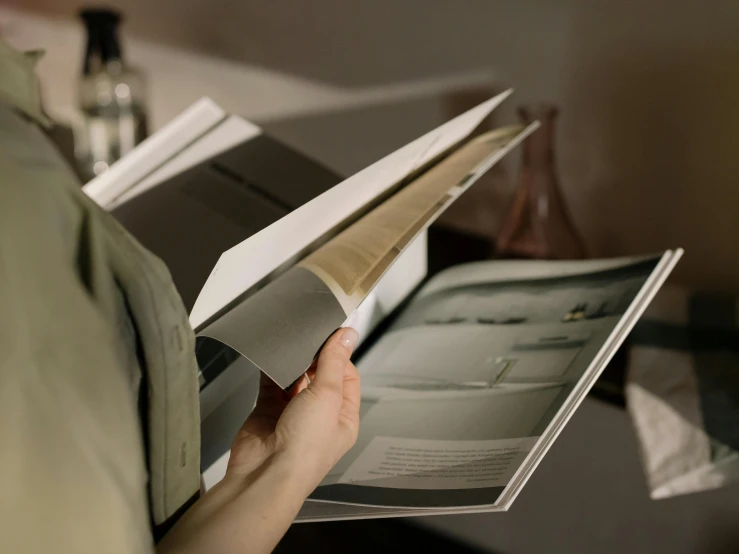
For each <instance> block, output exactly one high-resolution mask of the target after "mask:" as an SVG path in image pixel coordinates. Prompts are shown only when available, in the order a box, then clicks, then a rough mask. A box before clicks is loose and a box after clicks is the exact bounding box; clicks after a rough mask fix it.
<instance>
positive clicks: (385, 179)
mask: <svg viewBox="0 0 739 554" xmlns="http://www.w3.org/2000/svg"><path fill="white" fill-rule="evenodd" d="M510 93H511V91H506V92H504V93H502V94H499V95H497V96H496V97H494V98H491V99H490V100H488V101H486V102H484V103H482V104H480V105H479V106H477V107H475V108H473V109H471V110H469V111H468V112H466V113H464V114H462V115H460V116H458V117H457V118H455V119H453V120H451V121H449V122H447V123H445V124H444V125H442V126H440V127H438V128H436V129H434V130H433V131H431V132H429V133H427V134H426V135H424V136H422V137H420V138H418V139H416V140H415V141H413V142H411V143H410V144H407V145H406V146H404V147H402V148H401V149H399V150H396V151H395V152H393V153H392V154H390V155H388V156H386V157H385V158H383V159H382V160H380V161H378V162H376V163H374V164H373V165H371V166H369V167H367V168H365V169H364V170H362V171H360V172H359V173H357V174H355V175H353V176H352V177H350V178H349V179H347V180H345V181H343V182H342V183H340V184H339V185H337V186H335V187H333V188H332V189H331V190H328V191H326V192H325V193H323V194H322V195H321V196H319V197H318V198H315V199H313V200H312V201H310V202H308V203H307V204H305V205H303V206H301V207H300V208H298V209H297V210H295V211H294V212H292V213H291V214H289V215H288V216H286V217H284V218H282V219H281V220H279V221H277V222H275V223H273V224H272V225H270V226H269V227H267V228H266V229H264V230H262V231H261V232H259V233H257V234H256V235H254V236H252V237H250V238H249V239H247V240H245V241H244V242H242V243H241V244H239V245H237V246H235V247H233V248H231V249H230V250H228V251H227V252H225V253H224V254H223V255H222V256H221V258H220V259H219V260H218V263H217V264H216V266H215V268H214V269H213V272H212V273H211V275H210V277H209V278H208V281H207V282H206V284H205V286H204V287H203V290H202V291H201V293H200V296H199V297H198V299H197V301H196V303H195V306H194V308H193V310H192V313H191V314H190V323H191V324H192V326H193V328H195V329H197V328H198V327H200V326H201V325H202V324H203V323H205V322H206V321H207V320H208V319H209V318H210V317H212V316H213V315H215V314H216V313H217V312H218V311H220V310H221V309H223V308H224V307H226V306H227V305H228V304H229V303H230V302H232V301H233V300H235V299H236V298H237V297H239V296H240V295H241V294H243V293H244V292H246V291H248V290H249V289H250V288H251V287H253V286H254V285H256V284H257V283H259V282H260V281H261V280H262V279H263V278H264V277H266V276H267V275H269V274H270V273H271V272H272V271H274V270H275V269H276V268H278V267H280V266H281V265H282V264H284V263H285V262H287V261H288V260H290V259H291V258H293V257H294V256H296V255H298V254H299V253H300V252H302V251H303V250H304V249H305V248H307V247H309V246H310V245H311V244H312V243H314V242H315V241H316V240H317V239H319V238H320V237H321V236H324V235H325V234H326V233H328V232H330V231H331V230H332V229H334V228H336V226H338V225H339V224H341V222H342V221H344V219H346V218H347V217H348V216H350V215H351V214H353V213H356V212H357V211H359V210H361V209H362V208H363V207H364V206H366V205H367V204H368V203H370V202H371V201H372V200H374V199H375V198H377V197H378V196H379V195H381V194H382V193H384V192H386V191H387V190H389V189H390V188H391V187H392V186H394V185H396V184H397V183H398V182H400V181H401V180H402V179H403V178H404V177H406V176H407V175H409V174H410V173H412V172H413V171H414V170H416V169H418V168H420V167H422V166H423V165H425V164H426V163H428V162H429V161H431V160H433V159H434V158H436V157H437V156H438V155H440V154H442V153H444V152H446V151H447V150H448V149H449V148H451V147H452V146H454V145H455V144H457V143H459V141H461V140H463V139H464V138H465V137H467V136H468V135H469V134H470V133H471V132H472V131H473V130H474V129H475V127H477V126H478V125H479V124H480V123H481V122H482V120H483V119H485V118H486V117H487V116H488V115H489V114H490V112H491V111H492V110H493V109H495V107H496V106H498V105H499V104H500V103H501V102H502V101H503V100H505V98H507V97H508V95H509V94H510Z"/></svg>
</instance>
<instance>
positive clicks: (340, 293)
mask: <svg viewBox="0 0 739 554" xmlns="http://www.w3.org/2000/svg"><path fill="white" fill-rule="evenodd" d="M535 128H536V125H531V126H529V127H526V128H524V127H522V126H511V127H506V128H503V129H499V130H497V131H492V132H490V133H486V134H484V135H481V136H479V137H477V138H476V139H475V140H473V141H470V142H469V143H468V144H465V145H464V146H462V147H460V148H459V150H457V151H456V152H454V153H453V154H451V155H450V156H449V157H447V158H446V159H444V160H442V161H441V162H439V163H438V164H436V165H434V166H433V167H432V168H430V169H429V170H428V171H426V172H425V173H423V174H422V175H420V176H419V177H418V178H416V179H415V180H414V181H412V182H411V183H409V184H408V185H406V186H405V187H404V188H402V189H401V190H400V191H399V192H397V193H396V194H394V195H393V196H391V197H390V198H388V199H387V200H385V202H383V203H382V204H380V205H379V206H378V207H376V208H374V209H373V210H371V211H370V212H369V213H368V214H366V215H364V216H363V217H361V218H360V219H359V220H358V221H357V222H355V223H354V224H352V225H351V226H349V227H348V228H347V229H345V230H344V231H342V232H340V233H339V234H338V235H336V236H335V237H334V238H332V239H331V240H329V241H328V242H327V243H326V244H324V245H323V246H321V247H319V248H318V249H317V250H315V251H314V252H312V253H310V254H309V255H308V256H307V257H305V258H304V259H303V260H301V261H300V262H299V263H298V264H297V265H295V266H293V267H291V268H290V269H288V270H287V271H285V272H284V273H283V274H282V275H280V276H279V277H277V278H276V279H275V280H273V281H272V282H270V283H268V284H267V285H266V286H265V287H263V288H262V289H261V290H259V291H257V292H256V293H254V294H253V295H251V296H249V297H248V298H246V299H245V300H244V301H243V302H241V303H240V304H238V305H237V306H235V307H234V308H233V309H231V310H230V311H228V312H227V313H226V314H224V315H223V316H222V317H220V318H218V319H217V320H216V321H215V322H214V323H212V324H211V325H209V326H208V327H206V328H205V329H204V330H202V331H201V332H200V333H199V335H200V342H201V343H202V342H204V341H206V342H207V341H208V340H215V341H218V342H220V343H222V344H224V345H225V346H224V348H230V349H234V350H236V351H238V352H239V353H240V354H242V355H243V356H245V357H246V358H248V359H249V360H250V361H251V362H252V363H254V364H255V365H256V366H257V367H258V368H259V369H260V370H261V371H263V372H264V373H266V374H267V375H268V376H269V377H270V378H271V379H272V380H273V381H275V382H276V383H277V384H278V385H280V386H281V387H283V388H287V387H289V386H290V385H292V384H293V383H294V382H295V381H296V380H297V379H298V378H299V377H300V376H301V375H302V374H303V373H304V372H305V370H306V369H307V368H308V367H309V366H310V364H311V362H312V361H313V359H314V357H315V355H316V354H317V352H318V351H319V349H320V347H321V346H322V344H323V342H324V341H325V340H326V339H327V338H328V337H329V336H330V334H331V333H332V332H333V331H335V330H336V329H337V328H338V327H341V326H342V325H344V324H345V323H347V321H349V323H350V324H353V323H354V322H353V321H352V320H350V319H349V318H351V317H352V316H353V314H355V313H356V310H357V308H358V307H359V305H360V304H361V303H362V302H363V301H364V300H365V299H366V298H367V297H368V295H369V293H370V291H372V290H373V289H374V287H375V286H376V285H377V284H378V282H379V281H380V279H381V278H382V276H383V275H384V274H385V273H386V271H387V270H388V269H389V268H390V267H391V266H392V265H393V264H394V263H395V261H396V260H397V259H398V258H399V257H400V255H401V253H402V252H404V251H405V250H406V248H407V246H408V245H409V244H410V243H411V242H412V241H413V240H414V239H415V238H416V237H417V236H418V235H419V234H420V233H422V232H423V230H424V229H426V228H427V227H428V225H429V224H430V223H431V222H432V221H433V220H434V219H435V218H436V217H438V216H439V215H440V214H441V213H442V211H443V210H444V209H445V208H446V207H448V206H449V205H450V204H451V203H452V202H453V201H454V199H455V198H457V197H458V196H459V194H461V193H462V192H464V190H466V188H467V187H469V186H471V185H472V184H473V183H474V182H475V181H476V180H477V179H478V178H479V177H480V176H481V175H482V174H483V173H484V172H485V171H487V170H488V169H489V168H490V167H491V166H492V164H494V163H495V162H496V161H497V160H499V159H500V158H501V157H502V156H504V155H505V154H506V153H507V152H508V151H510V149H511V148H513V147H514V146H515V145H517V144H518V143H519V142H520V141H521V140H522V139H523V138H524V137H525V136H527V135H528V133H530V132H532V131H533V130H534V129H535ZM201 363H205V364H207V363H208V362H207V360H201ZM201 367H202V365H201Z"/></svg>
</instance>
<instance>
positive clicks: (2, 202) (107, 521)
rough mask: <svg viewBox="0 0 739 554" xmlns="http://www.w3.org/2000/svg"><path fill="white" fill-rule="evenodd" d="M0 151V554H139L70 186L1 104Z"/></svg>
mask: <svg viewBox="0 0 739 554" xmlns="http://www.w3.org/2000/svg"><path fill="white" fill-rule="evenodd" d="M0 145H1V146H0V468H1V469H2V472H0V491H1V494H0V521H2V522H3V532H2V534H0V551H2V552H55V553H70V554H71V553H75V554H85V553H88V552H89V553H93V552H94V553H98V552H110V553H114V554H117V553H120V554H129V553H134V552H135V553H142V552H143V553H146V552H151V551H152V550H153V545H152V539H151V533H150V528H149V516H148V504H147V496H146V470H145V461H144V453H143V447H142V440H141V436H140V433H141V431H140V428H139V427H140V425H139V422H138V410H137V398H136V393H135V392H134V390H132V387H131V381H130V375H129V374H128V372H127V371H126V368H125V367H124V365H125V364H123V363H121V360H120V348H119V345H118V344H117V342H116V341H117V338H116V334H115V329H114V326H113V325H112V324H111V320H110V317H108V316H109V314H106V310H105V306H101V305H100V303H99V302H96V298H95V295H94V292H95V291H94V290H91V289H90V287H89V286H88V285H87V284H86V283H85V273H86V271H88V270H89V267H87V266H86V264H89V263H94V260H88V259H86V251H85V246H84V245H85V241H87V240H89V239H90V237H85V236H84V235H85V232H86V226H85V214H84V212H83V211H81V210H79V209H76V207H75V205H74V203H73V202H72V201H70V199H69V197H68V195H65V194H64V190H65V188H64V187H65V186H69V181H70V179H71V176H70V173H69V171H68V170H67V168H66V166H64V165H63V162H62V161H61V160H60V159H59V157H58V156H57V154H56V152H55V151H54V150H53V148H52V147H51V145H50V144H49V143H48V142H47V141H46V139H45V137H44V135H43V134H42V133H41V132H40V131H39V130H38V128H36V127H35V126H34V125H32V124H30V123H29V122H27V121H24V120H23V119H22V118H21V117H19V116H18V115H17V114H16V113H14V112H13V111H12V110H11V109H9V108H7V107H6V106H3V105H2V104H0Z"/></svg>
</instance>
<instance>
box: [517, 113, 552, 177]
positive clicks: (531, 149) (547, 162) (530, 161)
mask: <svg viewBox="0 0 739 554" xmlns="http://www.w3.org/2000/svg"><path fill="white" fill-rule="evenodd" d="M518 113H519V116H520V118H521V121H522V122H523V123H525V124H530V123H533V122H534V121H539V124H540V127H539V128H538V129H537V130H536V131H534V132H533V133H532V134H531V135H530V136H529V137H528V138H527V139H526V141H525V142H524V147H523V166H524V168H530V169H534V168H536V169H549V170H552V171H553V170H554V129H555V122H556V119H557V109H556V108H555V107H554V106H550V105H547V104H530V105H526V106H522V107H520V108H519V110H518Z"/></svg>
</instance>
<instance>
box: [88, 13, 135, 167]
mask: <svg viewBox="0 0 739 554" xmlns="http://www.w3.org/2000/svg"><path fill="white" fill-rule="evenodd" d="M80 16H81V18H82V20H83V21H84V23H85V27H86V29H87V49H86V51H85V59H84V66H83V72H82V77H81V79H80V81H79V102H80V108H81V110H82V115H83V122H82V125H81V127H80V128H79V129H78V132H77V134H76V137H75V156H76V157H77V163H78V165H79V170H80V173H81V174H82V176H83V179H91V178H92V177H95V176H96V175H99V174H101V173H103V172H105V171H107V170H108V168H109V167H110V166H111V165H112V164H113V162H115V161H116V160H118V159H120V158H121V157H123V156H124V155H125V154H127V153H128V152H130V151H131V150H133V148H134V147H135V146H136V145H137V144H138V143H139V142H141V141H142V140H143V139H144V138H146V133H147V130H146V109H145V104H144V79H143V77H142V76H141V74H140V73H138V72H137V71H135V70H133V69H131V68H130V67H128V66H126V64H125V63H124V61H123V57H122V54H121V47H120V43H119V41H118V33H117V31H118V24H119V22H120V20H121V18H120V14H118V13H117V12H115V11H112V10H107V9H86V10H82V11H81V12H80Z"/></svg>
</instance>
